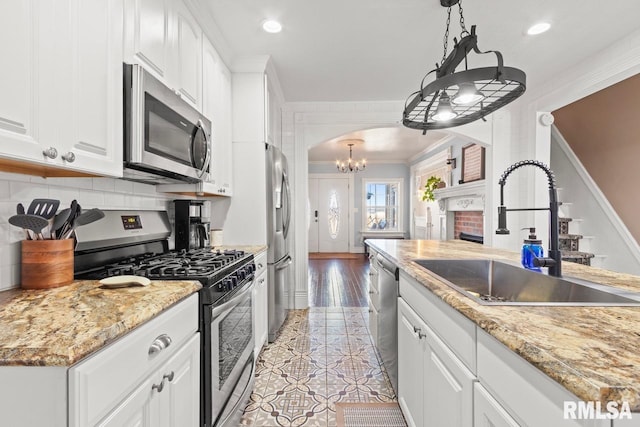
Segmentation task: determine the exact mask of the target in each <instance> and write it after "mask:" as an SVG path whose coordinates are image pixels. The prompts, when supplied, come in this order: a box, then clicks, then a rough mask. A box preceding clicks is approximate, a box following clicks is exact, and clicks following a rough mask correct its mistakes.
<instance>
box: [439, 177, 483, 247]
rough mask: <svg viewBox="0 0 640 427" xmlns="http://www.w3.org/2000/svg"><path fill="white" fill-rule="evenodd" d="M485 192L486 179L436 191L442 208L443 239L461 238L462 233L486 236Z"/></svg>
mask: <svg viewBox="0 0 640 427" xmlns="http://www.w3.org/2000/svg"><path fill="white" fill-rule="evenodd" d="M484 194H485V181H484V180H481V181H474V182H470V183H466V184H460V185H455V186H452V187H448V188H443V189H441V190H436V191H435V192H434V195H435V197H436V199H437V200H438V207H439V208H440V212H439V223H438V225H439V227H440V236H441V239H442V240H451V239H459V238H460V233H465V234H466V235H467V236H472V237H473V238H475V237H478V238H479V237H481V236H484V234H485V233H484V229H485V224H484V208H485V206H484ZM465 240H467V239H466V238H465ZM479 240H480V239H477V240H473V241H479Z"/></svg>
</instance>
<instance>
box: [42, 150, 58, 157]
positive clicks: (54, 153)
mask: <svg viewBox="0 0 640 427" xmlns="http://www.w3.org/2000/svg"><path fill="white" fill-rule="evenodd" d="M42 154H43V155H44V156H45V157H48V158H50V159H55V158H56V157H58V150H56V149H55V148H53V147H49V148H47V149H46V150H43V151H42Z"/></svg>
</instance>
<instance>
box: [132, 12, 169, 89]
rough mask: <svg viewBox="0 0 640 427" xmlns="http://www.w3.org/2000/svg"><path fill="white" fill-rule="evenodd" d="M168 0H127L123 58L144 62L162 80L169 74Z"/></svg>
mask: <svg viewBox="0 0 640 427" xmlns="http://www.w3.org/2000/svg"><path fill="white" fill-rule="evenodd" d="M170 5H171V1H170V0H126V9H125V20H126V21H125V43H124V45H125V60H126V62H129V63H137V64H141V65H143V66H144V67H145V68H146V69H147V70H148V71H149V72H151V73H152V74H154V75H155V77H157V78H158V79H160V80H163V81H165V82H167V81H168V79H169V78H170V74H171V72H170V64H171V60H172V56H173V45H172V43H171V40H170V38H169V32H170V30H171V29H172V28H171V26H172V24H173V23H172V21H171V10H170Z"/></svg>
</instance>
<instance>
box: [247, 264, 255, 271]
mask: <svg viewBox="0 0 640 427" xmlns="http://www.w3.org/2000/svg"><path fill="white" fill-rule="evenodd" d="M247 268H248V269H249V273H255V271H256V265H255V264H249V265H248V266H247Z"/></svg>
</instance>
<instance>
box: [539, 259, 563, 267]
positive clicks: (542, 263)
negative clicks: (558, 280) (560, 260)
mask: <svg viewBox="0 0 640 427" xmlns="http://www.w3.org/2000/svg"><path fill="white" fill-rule="evenodd" d="M556 264H557V262H556V260H555V259H553V258H549V257H539V258H538V257H534V258H533V265H534V266H536V267H555V265H556Z"/></svg>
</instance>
